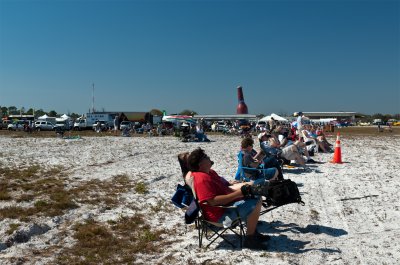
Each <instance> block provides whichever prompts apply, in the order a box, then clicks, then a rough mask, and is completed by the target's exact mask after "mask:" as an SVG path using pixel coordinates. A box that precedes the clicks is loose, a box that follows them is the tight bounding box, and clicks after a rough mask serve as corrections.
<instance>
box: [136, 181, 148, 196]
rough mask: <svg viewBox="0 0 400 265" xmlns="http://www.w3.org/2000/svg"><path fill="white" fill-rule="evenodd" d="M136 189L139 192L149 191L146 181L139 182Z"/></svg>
mask: <svg viewBox="0 0 400 265" xmlns="http://www.w3.org/2000/svg"><path fill="white" fill-rule="evenodd" d="M135 191H136V192H137V193H139V194H146V193H148V192H149V190H148V188H147V185H146V183H144V182H138V183H136V185H135Z"/></svg>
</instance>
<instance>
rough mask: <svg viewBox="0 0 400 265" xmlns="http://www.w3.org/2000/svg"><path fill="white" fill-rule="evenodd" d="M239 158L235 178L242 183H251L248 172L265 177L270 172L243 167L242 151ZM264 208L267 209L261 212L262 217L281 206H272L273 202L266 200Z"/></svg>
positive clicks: (264, 169) (263, 169)
mask: <svg viewBox="0 0 400 265" xmlns="http://www.w3.org/2000/svg"><path fill="white" fill-rule="evenodd" d="M237 157H238V169H237V172H236V176H235V179H236V180H238V181H240V182H249V181H251V179H250V178H249V177H248V176H246V171H247V172H248V171H259V172H261V173H262V174H263V175H264V176H265V171H266V170H268V168H262V167H261V168H252V167H244V166H243V153H242V151H239V153H238V155H237ZM263 207H264V208H265V210H263V211H261V212H260V215H263V214H265V213H267V212H270V211H272V210H274V209H276V208H278V207H280V206H272V202H271V201H269V200H267V199H265V200H264V201H263Z"/></svg>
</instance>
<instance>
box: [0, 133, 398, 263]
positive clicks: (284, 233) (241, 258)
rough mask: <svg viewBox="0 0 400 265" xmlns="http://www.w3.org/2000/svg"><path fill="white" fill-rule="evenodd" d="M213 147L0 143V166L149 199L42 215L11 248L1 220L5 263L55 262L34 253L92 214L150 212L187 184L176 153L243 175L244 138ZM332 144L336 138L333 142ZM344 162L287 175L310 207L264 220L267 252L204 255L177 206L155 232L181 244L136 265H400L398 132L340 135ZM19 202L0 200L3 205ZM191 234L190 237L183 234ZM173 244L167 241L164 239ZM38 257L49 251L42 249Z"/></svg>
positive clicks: (322, 158)
mask: <svg viewBox="0 0 400 265" xmlns="http://www.w3.org/2000/svg"><path fill="white" fill-rule="evenodd" d="M210 138H211V139H212V142H211V143H182V142H180V141H178V139H177V138H174V137H153V138H150V137H140V138H134V137H132V138H123V137H112V136H107V137H85V138H83V139H80V140H65V139H57V138H10V137H6V136H0V147H1V153H0V165H5V164H6V165H9V166H10V165H13V166H14V165H15V166H26V165H30V164H41V165H45V166H48V167H52V166H58V165H62V166H64V167H65V168H66V173H67V174H68V179H69V181H70V185H74V186H76V185H79V182H80V181H84V180H88V179H101V180H105V179H109V178H111V177H112V176H115V175H117V174H127V175H128V176H129V177H130V178H132V179H133V180H142V181H144V182H145V183H146V184H147V185H148V187H149V190H150V192H149V193H147V194H145V195H138V194H135V193H134V192H129V193H126V194H125V204H123V205H121V206H119V207H115V208H113V209H108V210H104V209H100V207H80V208H78V209H74V210H71V211H69V212H68V213H66V214H65V215H63V216H59V217H56V218H40V219H38V220H35V222H33V223H32V224H30V226H29V225H28V226H24V227H20V228H19V229H20V230H24V231H27V230H29V231H30V233H31V236H30V238H29V240H28V241H27V242H25V243H18V244H17V243H16V244H13V245H12V246H11V247H8V246H7V245H6V244H5V241H6V240H7V237H9V236H7V235H6V233H5V230H6V227H8V225H9V224H10V223H11V222H12V220H10V219H4V220H0V263H1V264H13V263H14V262H15V260H16V258H18V257H24V256H30V257H34V258H32V259H29V261H26V260H25V261H23V262H21V263H24V264H47V263H51V262H52V259H53V258H54V257H53V256H48V255H43V256H40V255H39V256H37V255H36V256H35V251H36V250H45V249H47V248H49V249H50V248H51V247H52V246H55V245H57V246H60V245H61V246H64V245H65V247H67V246H71V245H72V244H73V243H74V242H73V240H72V239H71V238H61V234H60V230H61V229H66V228H65V226H66V225H67V223H68V224H71V223H74V222H80V221H82V220H84V219H85V218H87V217H88V216H91V217H92V218H94V219H95V220H98V221H101V222H106V221H107V220H115V219H116V218H118V217H120V216H124V215H130V214H131V211H130V209H128V208H127V207H125V206H124V205H127V204H137V205H140V206H141V207H142V209H143V211H145V212H146V210H147V209H148V208H149V207H151V206H152V205H155V204H157V202H158V201H159V199H162V198H164V199H165V200H167V201H169V200H170V198H171V196H172V195H173V193H174V191H175V188H176V185H177V184H178V183H182V180H181V175H180V169H179V165H178V162H177V157H176V156H177V154H178V153H180V152H184V151H191V150H193V149H194V148H196V147H202V148H203V149H205V150H206V152H207V153H208V154H209V155H210V157H211V158H212V160H213V161H214V162H215V165H214V169H215V170H216V171H217V172H218V173H219V174H220V175H222V176H227V178H228V179H230V178H232V176H233V175H234V173H235V172H236V168H237V161H236V153H237V151H238V148H239V146H240V138H239V137H228V136H217V135H213V136H211V137H210ZM329 140H330V141H331V142H334V139H333V138H330V139H329ZM341 140H342V141H341V143H342V158H343V161H344V162H345V163H344V164H332V163H329V161H330V160H331V159H332V156H333V154H321V153H319V154H317V155H316V156H315V157H314V159H315V160H317V161H319V162H321V164H315V165H310V166H311V167H312V169H313V171H312V172H307V173H304V172H301V171H299V170H298V169H287V170H285V172H284V175H285V178H290V179H292V180H293V181H295V182H296V183H297V184H298V186H299V189H300V192H301V194H302V198H303V201H304V202H305V203H306V204H305V206H301V205H297V204H291V205H286V206H283V207H281V208H278V209H276V210H274V211H272V212H270V213H267V214H265V215H263V216H262V217H261V219H260V220H261V222H260V225H259V228H258V229H259V230H260V231H261V232H263V233H266V234H269V235H271V237H272V239H271V241H270V242H269V249H268V250H267V251H252V250H248V249H232V248H231V247H230V246H229V245H226V244H225V243H221V242H218V243H216V244H213V245H212V246H211V247H210V248H209V249H199V248H198V238H197V231H196V230H194V229H193V227H192V226H189V227H188V228H187V229H186V227H185V225H184V224H183V219H182V218H183V215H182V212H181V211H180V210H178V209H177V208H174V207H173V206H172V204H171V206H170V208H169V209H170V210H169V211H167V212H163V213H162V214H163V215H165V217H166V220H163V218H161V217H160V216H152V217H151V218H150V219H149V222H150V223H151V224H152V226H154V227H165V228H167V229H172V228H175V229H176V231H177V232H176V235H175V236H174V239H175V240H176V241H175V242H173V243H171V244H169V246H168V247H163V248H162V249H160V250H159V252H160V253H158V254H152V255H143V256H142V257H141V258H140V259H138V260H137V263H143V264H155V263H159V264H163V260H164V259H166V258H167V257H168V259H169V260H173V263H178V264H200V263H202V264H210V263H211V264H212V263H216V264H400V240H399V238H400V222H399V220H400V203H399V201H400V200H399V199H400V193H399V190H400V152H399V151H398V147H399V146H400V137H399V136H393V135H391V136H390V135H385V136H381V137H376V136H358V137H354V136H353V137H351V136H348V137H342V139H341ZM10 204H11V205H12V204H15V202H9V201H6V202H4V201H0V208H3V207H6V206H9V205H10ZM186 230H187V231H186ZM166 240H167V239H166ZM40 253H43V251H41V252H40Z"/></svg>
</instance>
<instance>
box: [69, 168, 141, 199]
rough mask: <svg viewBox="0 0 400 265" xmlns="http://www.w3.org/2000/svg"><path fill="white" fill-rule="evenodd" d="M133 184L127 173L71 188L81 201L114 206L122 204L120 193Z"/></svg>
mask: <svg viewBox="0 0 400 265" xmlns="http://www.w3.org/2000/svg"><path fill="white" fill-rule="evenodd" d="M132 188H133V184H132V182H131V180H130V179H129V177H128V176H127V175H117V176H114V177H113V178H112V179H110V180H107V181H100V180H98V179H96V180H90V181H87V182H84V183H80V185H79V186H78V187H76V188H73V189H71V190H69V193H70V194H71V195H72V196H74V198H75V199H76V201H77V202H79V203H88V204H96V205H99V204H104V205H105V206H106V207H113V206H116V205H118V204H120V201H119V195H120V194H122V193H125V192H128V191H129V190H130V189H132Z"/></svg>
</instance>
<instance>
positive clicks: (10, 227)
mask: <svg viewBox="0 0 400 265" xmlns="http://www.w3.org/2000/svg"><path fill="white" fill-rule="evenodd" d="M19 226H20V224H15V223H12V224H10V225H9V228H8V230H7V231H6V234H7V235H11V234H12V233H14V231H15V230H17V229H18V227H19Z"/></svg>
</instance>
